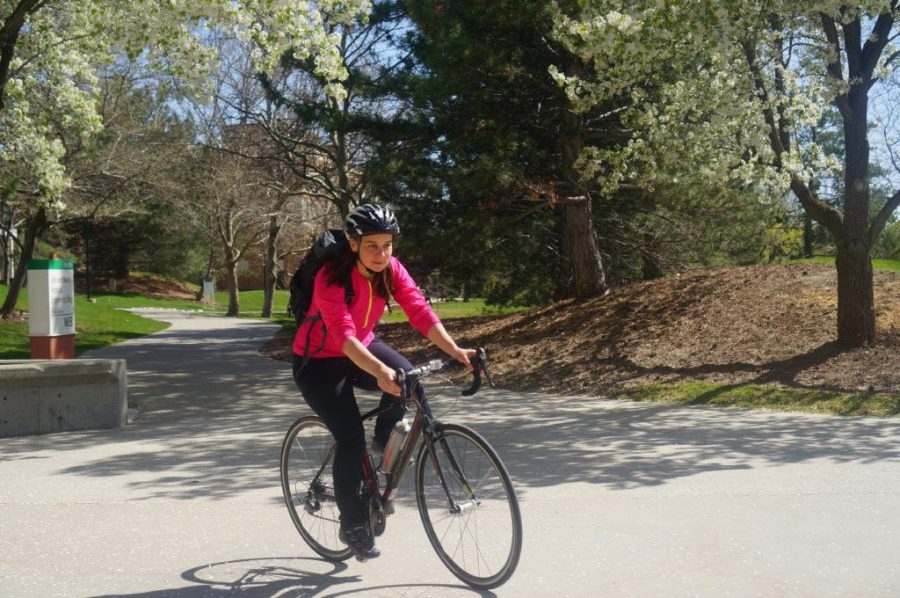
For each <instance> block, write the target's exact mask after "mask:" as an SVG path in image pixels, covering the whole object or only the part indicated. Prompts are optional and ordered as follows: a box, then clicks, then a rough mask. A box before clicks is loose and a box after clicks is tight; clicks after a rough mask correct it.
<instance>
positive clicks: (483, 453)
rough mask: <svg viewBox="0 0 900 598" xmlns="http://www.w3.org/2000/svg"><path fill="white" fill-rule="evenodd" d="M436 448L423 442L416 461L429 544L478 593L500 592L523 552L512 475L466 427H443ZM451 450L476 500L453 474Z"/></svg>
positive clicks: (475, 433)
mask: <svg viewBox="0 0 900 598" xmlns="http://www.w3.org/2000/svg"><path fill="white" fill-rule="evenodd" d="M433 447H434V453H433V454H432V452H431V451H430V450H429V448H428V444H427V443H425V442H423V443H422V445H421V447H420V448H419V453H418V458H417V460H416V502H417V504H418V507H419V515H420V516H421V518H422V524H423V525H424V526H425V533H426V534H427V536H428V540H429V542H431V545H432V547H433V548H434V550H435V552H437V555H438V557H439V558H440V559H441V561H442V562H443V563H444V565H446V566H447V568H448V569H450V572H451V573H453V574H454V575H455V576H456V577H458V578H459V579H460V580H462V581H463V582H465V583H466V584H468V585H470V586H472V587H474V588H478V589H483V590H488V589H491V588H496V587H497V586H500V585H502V584H503V583H505V582H506V581H507V580H508V579H509V578H510V577H511V576H512V574H513V573H514V572H515V570H516V566H517V565H518V563H519V556H520V554H521V552H522V515H521V512H520V510H519V503H518V500H517V499H516V494H515V490H514V489H513V485H512V482H511V481H510V478H509V474H508V473H507V471H506V468H505V467H504V465H503V463H502V462H501V461H500V458H499V457H498V456H497V453H496V451H494V449H493V448H492V447H491V445H490V444H488V442H487V441H486V440H485V439H484V438H482V437H481V436H480V435H479V434H478V433H477V432H475V431H474V430H471V429H470V428H467V427H465V426H460V425H456V424H442V426H441V429H440V431H439V432H438V433H437V435H436V438H435V441H434V443H433ZM448 449H449V451H450V454H452V457H453V459H455V460H456V463H457V464H458V466H459V469H460V470H461V472H462V474H463V476H464V477H465V478H466V480H467V482H468V484H469V486H470V487H471V488H472V490H473V491H474V495H475V498H476V499H477V502H476V501H475V500H472V499H471V496H470V495H468V494H467V492H466V490H465V489H464V487H463V484H462V483H461V481H460V480H459V479H458V477H457V476H456V475H455V474H454V473H453V469H454V468H453V466H452V465H451V461H450V457H449V455H448V453H447V451H448ZM435 458H436V459H437V463H438V464H439V467H440V469H441V472H442V474H443V477H444V479H445V481H446V484H447V487H448V489H449V491H450V493H451V494H452V496H453V499H454V501H455V502H456V503H457V504H459V505H462V509H461V510H458V511H457V512H453V511H452V510H451V508H450V503H449V501H448V499H447V493H446V492H445V491H444V488H443V485H442V484H441V482H440V479H439V478H438V475H437V474H436V470H435V467H434V461H433V459H435ZM473 543H474V545H472V544H473Z"/></svg>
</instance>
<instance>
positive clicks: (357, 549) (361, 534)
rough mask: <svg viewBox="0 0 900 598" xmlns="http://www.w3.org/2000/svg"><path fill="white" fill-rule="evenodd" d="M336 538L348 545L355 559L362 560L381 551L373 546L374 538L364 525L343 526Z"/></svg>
mask: <svg viewBox="0 0 900 598" xmlns="http://www.w3.org/2000/svg"><path fill="white" fill-rule="evenodd" d="M338 539H340V541H341V542H343V543H344V544H346V545H347V546H349V547H350V550H352V551H353V555H354V556H356V560H357V561H359V562H364V561H366V560H368V559H374V558H378V557H379V556H381V551H380V550H378V548H376V546H375V538H373V537H372V534H370V533H369V528H368V527H367V526H366V525H357V526H355V527H348V528H344V527H343V526H342V527H341V531H340V532H339V533H338Z"/></svg>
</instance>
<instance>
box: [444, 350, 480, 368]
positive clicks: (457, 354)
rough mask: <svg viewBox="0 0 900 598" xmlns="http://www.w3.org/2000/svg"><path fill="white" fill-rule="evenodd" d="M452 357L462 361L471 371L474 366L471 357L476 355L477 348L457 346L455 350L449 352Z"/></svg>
mask: <svg viewBox="0 0 900 598" xmlns="http://www.w3.org/2000/svg"><path fill="white" fill-rule="evenodd" d="M449 355H450V357H452V358H453V359H455V360H456V361H458V362H460V363H461V364H463V365H464V366H466V367H467V368H468V370H469V371H470V372H471V371H472V370H473V369H474V368H473V366H472V361H471V359H472V358H473V357H475V349H461V348H459V347H456V350H455V351H452V352H450V353H449Z"/></svg>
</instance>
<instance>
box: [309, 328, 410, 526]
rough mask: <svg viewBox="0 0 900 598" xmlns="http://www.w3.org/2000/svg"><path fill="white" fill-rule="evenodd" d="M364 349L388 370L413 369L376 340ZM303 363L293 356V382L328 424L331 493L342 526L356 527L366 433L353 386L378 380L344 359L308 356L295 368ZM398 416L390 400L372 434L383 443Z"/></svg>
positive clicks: (384, 401)
mask: <svg viewBox="0 0 900 598" xmlns="http://www.w3.org/2000/svg"><path fill="white" fill-rule="evenodd" d="M368 349H369V351H370V352H371V353H372V354H373V355H374V356H375V357H377V358H378V359H380V360H381V361H382V363H384V364H385V365H387V366H388V367H390V368H394V369H397V368H403V369H409V368H411V367H412V364H410V363H409V361H408V360H407V359H406V358H405V357H403V356H402V355H400V354H399V353H397V352H396V351H394V350H393V349H392V348H390V347H389V346H387V345H386V344H385V343H384V342H382V341H381V340H380V339H378V338H375V340H373V341H372V344H370V345H369V347H368ZM302 363H303V357H300V356H298V355H294V381H295V382H296V383H297V386H298V387H299V388H300V392H301V393H302V394H303V399H304V400H305V401H306V403H307V404H308V405H309V406H310V407H311V408H312V410H313V411H314V412H315V413H316V415H318V416H319V417H321V418H322V421H324V422H325V425H326V426H328V429H329V430H330V431H331V434H332V435H333V436H334V439H335V443H336V445H337V451H336V452H335V455H334V467H333V474H334V493H335V497H336V499H337V505H338V509H340V512H341V525H343V526H345V527H352V526H355V525H359V524H361V523H363V522H364V521H365V520H366V517H367V510H366V505H364V504H362V501H361V500H359V487H360V483H361V481H362V458H363V455H364V454H365V451H366V437H365V431H364V430H363V422H362V417H361V414H360V411H359V405H357V403H356V395H355V394H354V393H353V388H354V387H356V388H361V389H363V390H378V383H377V382H376V380H375V377H374V376H372V375H371V374H369V373H367V372H365V371H363V370H361V369H360V368H359V367H357V366H356V364H354V363H353V362H352V361H351V360H350V358H349V357H329V358H321V359H315V358H311V359H309V360H308V361H307V363H306V366H305V367H304V368H303V369H302V370H300V365H301V364H302ZM298 370H299V371H298ZM415 392H416V394H417V395H418V396H419V397H423V398H424V393H423V391H422V389H421V386H419V387H417V388H416V389H415ZM395 399H396V397H393V396H391V395H389V394H387V393H382V395H381V403H380V406H382V407H384V406H387V405H389V404H391V403H392V402H394V401H395ZM402 418H403V406H402V405H401V404H400V403H399V402H398V403H395V405H394V408H393V409H390V410H388V411H387V412H385V413H382V414H381V415H379V416H378V417H377V418H376V420H375V438H376V439H377V440H378V441H379V442H381V444H382V445H384V444H385V443H387V439H388V436H390V433H391V429H392V428H393V426H394V424H395V423H396V422H398V421H399V420H401V419H402ZM376 465H377V464H376Z"/></svg>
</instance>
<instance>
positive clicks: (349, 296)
mask: <svg viewBox="0 0 900 598" xmlns="http://www.w3.org/2000/svg"><path fill="white" fill-rule="evenodd" d="M354 297H356V291H354V290H353V281H352V280H348V281H347V283H346V284H345V285H344V302H345V303H346V304H347V307H350V303H352V302H353V298H354ZM306 322H310V323H311V325H310V327H309V328H308V329H307V330H306V350H305V351H304V353H305V355H304V356H303V363H301V364H300V367H299V368H297V372H302V371H303V368H305V367H306V364H307V363H308V362H309V358H310V357H312V356H313V355H316V354H317V353H319V352H320V351H322V350H323V349H324V348H325V338H326V337H327V336H328V329H327V328H325V322H322V314H320V313H316V314H315V315H313V316H307V317H305V318H303V319H302V320H301V321H300V325H303V324H304V323H306ZM316 322H321V326H322V343H321V345H319V348H318V349H316V350H315V351H313V353H312V354H310V353H309V341H310V335H311V334H312V329H313V326H315V323H316Z"/></svg>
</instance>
